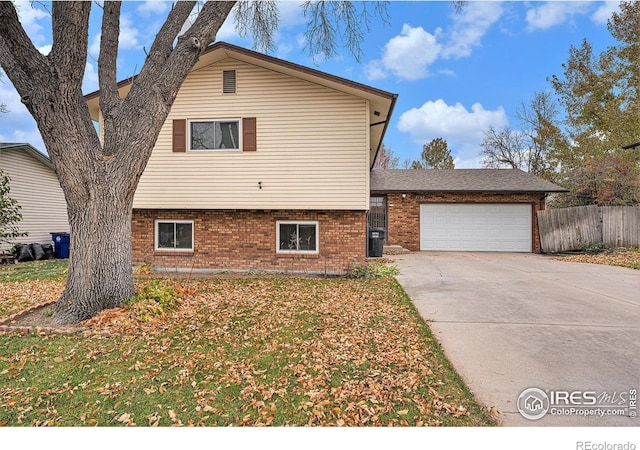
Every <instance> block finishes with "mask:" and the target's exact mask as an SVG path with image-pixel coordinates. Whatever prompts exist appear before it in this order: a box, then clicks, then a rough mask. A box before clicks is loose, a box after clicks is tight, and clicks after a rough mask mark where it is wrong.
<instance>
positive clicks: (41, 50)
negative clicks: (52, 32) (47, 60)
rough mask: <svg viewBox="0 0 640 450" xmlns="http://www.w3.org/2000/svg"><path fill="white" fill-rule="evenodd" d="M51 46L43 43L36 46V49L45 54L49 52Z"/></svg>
mask: <svg viewBox="0 0 640 450" xmlns="http://www.w3.org/2000/svg"><path fill="white" fill-rule="evenodd" d="M51 47H52V46H51V44H47V45H43V46H42V47H38V51H39V52H40V53H42V54H43V55H45V56H47V55H48V54H49V52H51Z"/></svg>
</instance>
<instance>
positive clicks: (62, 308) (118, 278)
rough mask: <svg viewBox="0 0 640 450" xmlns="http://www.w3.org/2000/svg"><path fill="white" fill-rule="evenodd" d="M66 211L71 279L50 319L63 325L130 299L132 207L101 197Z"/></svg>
mask: <svg viewBox="0 0 640 450" xmlns="http://www.w3.org/2000/svg"><path fill="white" fill-rule="evenodd" d="M68 210H69V225H70V227H71V228H70V229H71V233H70V235H71V249H70V255H69V258H70V259H69V274H68V277H67V284H66V287H65V290H64V292H63V294H62V296H61V297H60V299H59V300H58V302H57V303H56V305H55V313H54V316H53V317H54V320H55V321H56V322H57V323H62V324H64V323H76V322H80V321H82V320H86V319H89V318H91V317H93V316H95V315H96V314H98V313H99V312H100V311H102V310H103V309H108V308H115V307H117V306H120V305H121V304H122V303H123V302H124V301H125V300H127V299H128V298H130V297H131V296H132V295H133V294H134V289H133V274H132V264H131V205H130V204H127V203H126V202H125V201H123V200H121V199H117V198H114V197H113V196H110V195H101V196H98V197H96V198H93V199H92V200H91V202H90V204H88V205H69V208H68Z"/></svg>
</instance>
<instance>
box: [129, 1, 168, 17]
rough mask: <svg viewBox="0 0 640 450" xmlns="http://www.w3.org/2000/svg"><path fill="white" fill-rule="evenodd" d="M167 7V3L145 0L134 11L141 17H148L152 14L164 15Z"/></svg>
mask: <svg viewBox="0 0 640 450" xmlns="http://www.w3.org/2000/svg"><path fill="white" fill-rule="evenodd" d="M169 6H170V3H169V2H163V1H157V0H147V1H145V2H141V4H140V5H139V6H138V7H137V8H136V9H137V11H138V12H139V13H140V14H141V15H142V16H144V17H149V16H151V15H152V14H162V13H164V12H165V11H166V10H167V9H168V8H169Z"/></svg>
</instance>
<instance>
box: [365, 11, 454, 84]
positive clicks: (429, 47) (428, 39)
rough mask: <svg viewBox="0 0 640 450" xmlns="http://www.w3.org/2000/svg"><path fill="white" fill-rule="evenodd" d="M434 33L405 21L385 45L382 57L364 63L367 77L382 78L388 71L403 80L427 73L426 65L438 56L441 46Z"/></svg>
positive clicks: (420, 76)
mask: <svg viewBox="0 0 640 450" xmlns="http://www.w3.org/2000/svg"><path fill="white" fill-rule="evenodd" d="M439 33H440V29H438V30H436V33H435V34H431V33H428V32H427V31H425V30H424V28H422V27H415V28H413V27H411V26H410V25H407V24H404V25H403V27H402V31H401V32H400V34H399V35H397V36H395V37H393V38H391V39H390V40H389V42H387V43H386V44H385V46H384V50H383V54H382V59H379V60H374V61H371V62H370V63H369V64H367V66H366V67H365V71H366V74H367V76H368V77H369V79H376V78H384V77H385V76H387V74H388V73H389V72H390V73H392V74H393V75H395V76H397V77H398V78H403V79H405V80H418V79H420V78H424V77H426V76H427V75H428V73H429V71H428V69H429V66H430V65H431V64H432V63H433V62H434V61H435V60H436V59H437V58H438V55H439V54H440V51H441V49H442V46H441V45H440V44H439V43H438V42H437V36H438V34H439Z"/></svg>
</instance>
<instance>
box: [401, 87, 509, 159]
mask: <svg viewBox="0 0 640 450" xmlns="http://www.w3.org/2000/svg"><path fill="white" fill-rule="evenodd" d="M507 124H508V119H507V114H506V112H505V110H504V108H502V107H498V108H497V109H496V110H487V109H485V108H484V107H483V106H482V105H481V104H480V103H475V104H473V105H472V106H471V110H468V109H467V108H466V107H465V106H464V105H462V104H460V103H456V104H455V105H448V104H447V103H446V102H445V101H444V100H442V99H438V100H436V101H431V100H429V101H428V102H426V103H425V104H423V105H422V106H421V107H420V108H412V109H410V110H408V111H405V112H404V113H402V115H401V116H400V119H399V120H398V129H399V130H400V131H402V132H404V133H409V135H410V136H411V138H412V139H413V140H414V142H416V143H419V144H424V143H425V142H429V141H430V140H432V139H435V138H437V137H441V138H443V139H445V140H446V141H447V143H449V146H450V147H451V148H453V149H458V153H457V157H458V158H459V161H460V163H461V164H462V163H463V161H468V164H472V163H473V161H475V160H476V159H477V155H478V153H479V151H480V144H481V143H482V140H483V137H484V135H483V133H484V131H485V130H486V129H487V128H489V126H491V125H493V126H494V127H496V128H502V127H504V126H505V125H507ZM464 164H467V163H464ZM458 166H459V165H458V164H457V165H456V167H458Z"/></svg>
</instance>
